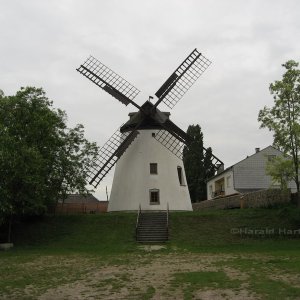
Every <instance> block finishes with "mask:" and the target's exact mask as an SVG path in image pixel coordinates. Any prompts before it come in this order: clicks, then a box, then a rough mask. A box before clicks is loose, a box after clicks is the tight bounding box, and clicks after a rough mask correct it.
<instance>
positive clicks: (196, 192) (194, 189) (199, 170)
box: [183, 125, 215, 202]
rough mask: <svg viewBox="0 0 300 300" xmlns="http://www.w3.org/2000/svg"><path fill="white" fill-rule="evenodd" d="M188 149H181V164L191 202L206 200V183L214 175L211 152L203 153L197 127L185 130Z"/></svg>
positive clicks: (199, 131)
mask: <svg viewBox="0 0 300 300" xmlns="http://www.w3.org/2000/svg"><path fill="white" fill-rule="evenodd" d="M187 135H188V136H189V138H190V145H189V148H186V147H185V148H184V149H183V163H184V168H185V172H186V179H187V183H188V187H189V192H190V196H191V200H192V202H196V201H202V200H205V199H207V189H206V181H207V179H208V178H210V177H212V176H213V175H214V173H215V170H214V166H213V164H212V161H211V157H212V150H211V148H208V149H207V152H206V153H205V152H204V151H203V133H202V131H201V127H200V126H199V125H190V126H189V127H188V129H187Z"/></svg>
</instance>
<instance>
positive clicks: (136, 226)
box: [135, 203, 142, 239]
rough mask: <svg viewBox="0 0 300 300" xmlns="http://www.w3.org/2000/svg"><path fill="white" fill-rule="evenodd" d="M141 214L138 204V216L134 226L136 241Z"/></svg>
mask: <svg viewBox="0 0 300 300" xmlns="http://www.w3.org/2000/svg"><path fill="white" fill-rule="evenodd" d="M141 213H142V209H141V203H140V204H139V210H138V214H137V217H136V224H135V238H136V239H137V230H138V225H139V219H140V215H141Z"/></svg>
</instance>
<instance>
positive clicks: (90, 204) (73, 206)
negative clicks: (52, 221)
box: [56, 194, 108, 213]
mask: <svg viewBox="0 0 300 300" xmlns="http://www.w3.org/2000/svg"><path fill="white" fill-rule="evenodd" d="M107 206H108V201H99V200H98V199H97V198H96V197H95V196H93V195H85V196H84V195H80V194H70V195H68V197H67V198H66V199H65V200H64V201H63V200H59V201H58V203H57V206H56V212H57V213H99V212H107Z"/></svg>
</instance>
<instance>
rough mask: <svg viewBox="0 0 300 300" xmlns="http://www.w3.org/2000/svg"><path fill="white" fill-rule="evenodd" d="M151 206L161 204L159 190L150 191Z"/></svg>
mask: <svg viewBox="0 0 300 300" xmlns="http://www.w3.org/2000/svg"><path fill="white" fill-rule="evenodd" d="M150 204H152V205H155V204H159V190H158V189H152V190H150Z"/></svg>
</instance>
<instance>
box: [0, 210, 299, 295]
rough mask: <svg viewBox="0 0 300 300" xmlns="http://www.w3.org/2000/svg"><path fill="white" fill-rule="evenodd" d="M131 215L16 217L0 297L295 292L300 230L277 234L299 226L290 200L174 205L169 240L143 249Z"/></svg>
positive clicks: (0, 275) (1, 263) (0, 262)
mask: <svg viewBox="0 0 300 300" xmlns="http://www.w3.org/2000/svg"><path fill="white" fill-rule="evenodd" d="M135 222H136V214H134V213H113V214H101V215H69V216H67V215H66V216H46V217H44V218H43V219H40V220H35V221H30V222H29V221H27V222H22V223H18V224H15V225H14V227H13V242H14V244H15V247H14V248H13V249H12V250H11V251H7V252H0V298H1V299H2V298H3V297H4V299H75V298H76V299H152V298H155V299H186V300H188V299H195V298H196V299H202V298H203V299H221V298H222V299H270V300H273V299H300V298H299V297H300V285H299V282H300V281H299V280H300V277H299V274H300V251H299V250H300V233H299V234H298V235H297V234H296V235H288V234H286V235H283V234H281V235H280V234H278V230H279V229H281V230H284V229H286V230H293V229H299V228H300V210H299V209H297V208H295V207H292V206H286V207H277V208H272V209H244V210H238V209H237V210H223V211H222V210H220V211H214V210H211V211H203V212H181V213H180V212H177V213H171V215H170V223H171V226H170V234H171V235H170V241H169V242H168V243H166V245H165V247H164V249H161V250H157V251H153V250H152V251H150V252H149V250H147V249H141V247H140V246H139V245H138V244H137V243H136V242H135V239H134V233H135ZM266 228H268V229H269V230H272V229H274V234H265V235H262V234H260V233H262V232H264V231H263V230H266ZM239 229H241V230H243V231H244V232H245V231H246V232H248V233H249V231H250V232H251V230H255V229H256V230H260V233H259V232H258V234H256V235H255V234H250V233H249V234H241V235H240V234H239V233H238V234H236V233H235V232H236V231H238V230H239ZM232 231H234V232H232ZM78 297H79V298H78Z"/></svg>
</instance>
